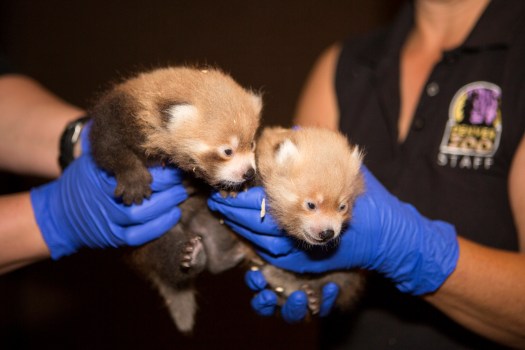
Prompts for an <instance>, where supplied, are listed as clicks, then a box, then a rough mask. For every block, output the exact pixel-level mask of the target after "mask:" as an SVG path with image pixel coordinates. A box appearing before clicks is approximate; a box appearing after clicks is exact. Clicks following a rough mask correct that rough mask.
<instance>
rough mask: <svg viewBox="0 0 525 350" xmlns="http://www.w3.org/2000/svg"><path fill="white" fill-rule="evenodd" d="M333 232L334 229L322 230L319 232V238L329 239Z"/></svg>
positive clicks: (333, 234)
mask: <svg viewBox="0 0 525 350" xmlns="http://www.w3.org/2000/svg"><path fill="white" fill-rule="evenodd" d="M334 236H335V232H334V230H324V231H321V232H320V233H319V238H321V240H323V241H329V240H331V239H332V238H334Z"/></svg>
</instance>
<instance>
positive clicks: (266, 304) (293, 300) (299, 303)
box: [245, 270, 339, 323]
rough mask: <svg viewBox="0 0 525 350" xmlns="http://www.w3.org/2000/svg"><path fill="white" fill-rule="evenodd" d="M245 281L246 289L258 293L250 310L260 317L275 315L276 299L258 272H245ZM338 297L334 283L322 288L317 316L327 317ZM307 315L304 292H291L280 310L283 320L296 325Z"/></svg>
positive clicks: (337, 288)
mask: <svg viewBox="0 0 525 350" xmlns="http://www.w3.org/2000/svg"><path fill="white" fill-rule="evenodd" d="M245 281H246V284H247V285H248V287H249V288H250V289H251V290H253V291H255V292H258V294H256V295H255V297H254V298H253V299H252V302H251V304H252V308H253V309H254V310H255V312H257V313H258V314H259V315H261V316H271V315H273V314H274V313H275V310H276V308H277V304H278V298H277V295H276V294H275V292H274V291H272V290H270V289H266V286H267V282H266V279H265V278H264V275H263V274H262V272H261V271H259V270H249V271H248V272H246V275H245ZM338 295H339V287H338V286H337V284H335V283H327V284H326V285H325V286H324V287H323V291H322V301H321V308H320V311H319V316H321V317H324V316H327V315H328V314H329V313H330V311H331V309H332V307H333V306H334V303H335V300H336V299H337V296H338ZM307 313H308V297H307V295H306V293H305V292H303V291H302V290H298V291H295V292H293V293H292V294H291V295H290V296H289V297H288V298H287V299H286V301H285V303H284V305H283V306H282V309H281V315H282V317H283V319H284V320H285V321H286V322H288V323H297V322H299V321H301V320H303V319H304V318H305V317H306V315H307Z"/></svg>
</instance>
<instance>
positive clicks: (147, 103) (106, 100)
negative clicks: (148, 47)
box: [90, 67, 262, 204]
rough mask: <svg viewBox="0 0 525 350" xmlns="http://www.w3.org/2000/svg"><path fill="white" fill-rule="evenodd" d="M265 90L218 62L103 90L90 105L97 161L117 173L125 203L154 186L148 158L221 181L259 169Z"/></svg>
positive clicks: (232, 181)
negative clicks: (244, 83) (241, 81)
mask: <svg viewBox="0 0 525 350" xmlns="http://www.w3.org/2000/svg"><path fill="white" fill-rule="evenodd" d="M261 108H262V101H261V98H260V96H258V95H256V94H254V93H252V92H250V91H247V90H245V89H243V88H242V87H241V86H239V85H238V84H237V83H236V82H235V81H234V80H233V79H232V78H231V77H230V76H228V75H226V74H225V73H223V72H221V71H220V70H217V69H195V68H190V67H168V68H162V69H156V70H153V71H149V72H144V73H141V74H139V75H138V76H136V77H134V78H131V79H128V80H126V81H124V82H122V83H120V84H118V85H116V86H114V87H113V88H112V89H111V90H109V91H108V92H107V93H106V94H104V95H103V96H102V97H101V98H100V99H99V101H98V103H97V104H96V105H95V106H94V108H93V109H92V110H91V111H90V115H91V116H92V117H93V126H92V129H91V144H92V152H93V157H94V158H95V160H96V162H97V163H98V164H99V165H100V166H101V167H102V168H105V169H107V170H109V171H110V172H112V173H114V174H115V176H116V179H117V188H116V190H115V195H116V196H117V197H122V200H123V202H124V203H125V204H132V203H137V204H139V203H141V202H142V200H143V198H145V197H149V195H150V194H151V189H150V183H151V180H152V179H151V175H150V174H149V172H148V170H147V168H146V167H147V165H149V164H151V163H172V164H176V165H177V166H178V167H179V168H181V169H183V170H185V171H189V172H190V171H191V172H193V173H194V174H195V176H196V177H198V178H201V179H203V180H204V181H205V182H206V183H208V184H210V185H212V186H217V187H226V188H230V187H233V188H235V187H238V186H239V185H240V184H243V183H244V182H245V181H246V180H247V179H250V178H252V177H253V176H254V174H255V171H254V167H255V163H254V155H253V151H254V137H255V132H256V130H257V128H258V125H259V119H260V117H259V115H260V112H261Z"/></svg>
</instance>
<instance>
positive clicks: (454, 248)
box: [208, 167, 459, 295]
mask: <svg viewBox="0 0 525 350" xmlns="http://www.w3.org/2000/svg"><path fill="white" fill-rule="evenodd" d="M362 172H363V175H364V177H365V184H366V192H365V193H364V194H363V195H361V196H359V197H358V199H357V201H356V203H355V206H354V211H353V219H352V221H351V222H350V223H349V227H348V229H347V230H346V231H345V232H344V233H343V234H342V236H341V239H340V243H339V245H338V246H337V247H334V248H333V249H328V248H327V247H313V248H312V249H310V250H308V251H305V250H303V249H301V248H300V247H299V246H297V245H296V244H295V242H294V241H293V240H292V239H290V238H289V237H287V236H286V235H285V234H284V233H283V232H282V230H280V229H279V228H278V227H277V225H276V223H275V221H274V220H273V219H272V218H271V216H269V215H268V214H266V216H265V217H264V218H263V219H261V218H260V206H261V200H262V198H263V197H264V192H263V191H262V190H261V189H260V188H254V189H251V190H249V191H247V192H243V193H239V195H238V196H237V198H231V197H228V198H222V197H221V196H220V195H217V194H214V195H212V196H211V197H210V199H209V200H208V205H209V207H210V208H211V209H212V210H216V211H218V212H220V213H221V214H222V215H223V216H224V218H225V222H226V223H227V224H228V225H230V226H231V227H232V228H233V230H235V231H236V232H237V233H239V234H240V235H242V236H244V237H245V238H246V239H248V240H250V241H251V242H252V243H253V244H255V245H256V246H257V247H258V253H259V254H260V255H261V256H262V257H263V258H264V259H265V260H267V261H268V262H269V263H271V264H273V265H276V266H278V267H281V268H284V269H287V270H291V271H295V272H299V273H306V272H312V273H321V272H327V271H331V270H340V269H352V268H365V269H370V270H376V271H378V272H379V273H382V274H384V275H385V276H386V277H388V278H390V279H391V280H392V281H394V283H395V284H396V286H397V288H398V289H399V290H401V291H402V292H406V293H411V294H414V295H421V294H425V293H430V292H433V291H435V290H436V289H438V288H439V287H440V286H441V284H443V282H444V281H445V280H446V278H447V277H448V276H449V275H450V274H451V273H452V271H453V270H454V268H455V266H456V263H457V259H458V255H459V249H458V243H457V238H456V232H455V229H454V227H453V226H452V225H450V224H448V223H445V222H442V221H432V220H429V219H427V218H425V217H423V216H422V215H421V214H419V213H418V212H417V211H416V210H415V208H414V207H412V206H411V205H409V204H406V203H403V202H401V201H399V200H398V199H397V198H396V197H394V196H393V195H391V194H390V193H389V192H388V191H387V190H386V189H385V188H384V187H383V186H382V185H381V184H380V183H379V182H378V181H377V179H376V178H375V177H374V176H373V175H372V174H371V173H370V172H369V171H368V169H366V168H365V167H363V168H362ZM267 212H268V211H267Z"/></svg>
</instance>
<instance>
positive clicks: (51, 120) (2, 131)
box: [0, 75, 83, 273]
mask: <svg viewBox="0 0 525 350" xmlns="http://www.w3.org/2000/svg"><path fill="white" fill-rule="evenodd" d="M82 113H83V112H82V110H81V109H79V108H76V107H74V106H71V105H69V104H67V103H66V102H64V101H62V100H61V99H59V98H58V97H56V96H55V95H53V94H51V93H50V92H48V91H47V90H46V89H45V88H44V87H42V86H41V85H39V84H38V83H37V82H35V81H34V80H32V79H31V78H28V77H25V76H21V75H4V76H1V77H0V140H1V141H0V169H3V170H7V171H10V172H14V173H20V174H28V175H38V176H42V177H49V178H53V177H57V176H58V175H59V174H60V169H59V167H58V162H57V159H58V144H59V138H60V135H61V133H62V131H63V130H64V128H65V126H66V124H67V123H68V122H69V121H71V120H73V119H76V118H77V117H79V116H81V115H82ZM48 256H49V251H48V249H47V246H46V244H45V242H44V240H43V238H42V235H41V233H40V230H39V229H38V226H37V225H36V221H35V218H34V215H33V209H32V207H31V201H30V198H29V193H28V192H24V193H19V194H14V195H4V196H0V273H4V272H7V271H10V270H13V269H15V268H18V267H21V266H23V265H26V264H29V263H32V262H34V261H37V260H40V259H43V258H46V257H48Z"/></svg>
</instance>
